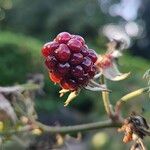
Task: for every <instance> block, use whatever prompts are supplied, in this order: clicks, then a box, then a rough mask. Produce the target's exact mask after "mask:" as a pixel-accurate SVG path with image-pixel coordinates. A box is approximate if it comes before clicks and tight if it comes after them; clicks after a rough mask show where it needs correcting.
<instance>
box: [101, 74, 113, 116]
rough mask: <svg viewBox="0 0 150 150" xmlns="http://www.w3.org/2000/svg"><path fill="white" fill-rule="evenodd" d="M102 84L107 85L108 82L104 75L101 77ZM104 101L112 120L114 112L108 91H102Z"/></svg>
mask: <svg viewBox="0 0 150 150" xmlns="http://www.w3.org/2000/svg"><path fill="white" fill-rule="evenodd" d="M100 83H101V84H105V85H106V81H105V78H104V76H103V75H101V77H100ZM102 99H103V103H104V107H105V111H106V113H107V114H108V116H109V117H110V118H112V116H113V110H112V105H111V103H110V100H109V92H108V91H102Z"/></svg>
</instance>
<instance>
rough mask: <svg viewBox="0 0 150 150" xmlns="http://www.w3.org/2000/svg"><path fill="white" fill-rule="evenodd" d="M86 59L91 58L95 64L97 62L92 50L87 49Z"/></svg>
mask: <svg viewBox="0 0 150 150" xmlns="http://www.w3.org/2000/svg"><path fill="white" fill-rule="evenodd" d="M88 57H89V58H91V60H92V62H93V63H95V62H96V61H97V56H96V54H95V52H94V50H91V49H89V54H88Z"/></svg>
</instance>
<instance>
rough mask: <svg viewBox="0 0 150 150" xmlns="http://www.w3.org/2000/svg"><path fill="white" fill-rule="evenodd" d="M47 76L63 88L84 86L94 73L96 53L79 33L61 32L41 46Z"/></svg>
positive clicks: (72, 88)
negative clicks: (47, 72)
mask: <svg viewBox="0 0 150 150" xmlns="http://www.w3.org/2000/svg"><path fill="white" fill-rule="evenodd" d="M42 54H43V56H44V57H45V59H46V60H45V64H46V66H47V68H48V71H49V77H50V79H51V80H52V81H53V82H54V83H58V84H59V85H60V86H61V87H62V88H63V89H66V90H70V91H76V90H78V89H79V88H81V87H85V86H86V85H87V84H88V82H89V80H90V79H92V78H93V76H94V75H95V73H96V71H97V70H96V67H95V62H96V61H97V55H96V54H95V52H94V51H93V50H91V49H89V48H88V46H87V45H86V44H85V40H84V39H83V38H82V37H81V36H79V35H71V34H70V33H68V32H62V33H60V34H58V35H57V36H56V38H55V39H54V40H53V41H52V42H49V43H46V44H45V45H44V46H43V48H42Z"/></svg>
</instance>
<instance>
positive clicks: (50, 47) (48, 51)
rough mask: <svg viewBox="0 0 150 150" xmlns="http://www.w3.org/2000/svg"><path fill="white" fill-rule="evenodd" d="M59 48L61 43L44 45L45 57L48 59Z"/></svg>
mask: <svg viewBox="0 0 150 150" xmlns="http://www.w3.org/2000/svg"><path fill="white" fill-rule="evenodd" d="M58 46H59V43H57V42H55V41H53V42H48V43H46V44H44V46H43V48H42V54H43V56H45V57H47V56H49V55H51V54H53V52H54V50H55V49H56V48H58Z"/></svg>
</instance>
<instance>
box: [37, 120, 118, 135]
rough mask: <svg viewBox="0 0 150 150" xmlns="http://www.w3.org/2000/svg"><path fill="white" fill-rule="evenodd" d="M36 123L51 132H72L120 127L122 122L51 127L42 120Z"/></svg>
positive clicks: (109, 121)
mask: <svg viewBox="0 0 150 150" xmlns="http://www.w3.org/2000/svg"><path fill="white" fill-rule="evenodd" d="M35 124H36V125H37V126H38V127H40V128H41V129H43V131H45V132H50V133H71V132H83V131H88V130H96V129H103V128H113V127H120V126H121V123H120V122H112V121H111V120H107V121H99V122H95V123H87V124H82V125H74V126H62V127H51V126H47V125H44V124H42V123H40V122H37V121H36V122H35Z"/></svg>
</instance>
